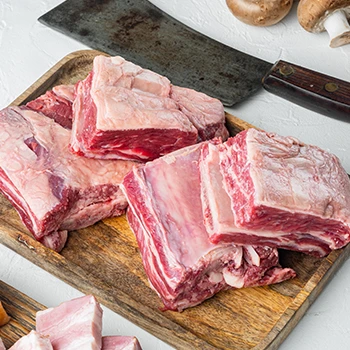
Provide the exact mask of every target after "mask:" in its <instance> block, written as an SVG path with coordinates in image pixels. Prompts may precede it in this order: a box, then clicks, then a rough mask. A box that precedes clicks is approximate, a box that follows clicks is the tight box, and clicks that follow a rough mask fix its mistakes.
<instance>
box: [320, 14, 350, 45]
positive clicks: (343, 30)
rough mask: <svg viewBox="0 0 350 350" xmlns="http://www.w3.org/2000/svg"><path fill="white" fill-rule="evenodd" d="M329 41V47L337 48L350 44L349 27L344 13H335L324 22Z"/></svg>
mask: <svg viewBox="0 0 350 350" xmlns="http://www.w3.org/2000/svg"><path fill="white" fill-rule="evenodd" d="M324 27H325V28H326V30H327V32H328V34H329V37H330V39H331V41H330V47H339V46H342V45H346V44H349V43H350V26H349V22H348V20H347V18H346V15H345V12H344V11H342V10H339V11H335V12H333V13H332V14H331V15H329V16H328V17H327V18H326V20H325V21H324Z"/></svg>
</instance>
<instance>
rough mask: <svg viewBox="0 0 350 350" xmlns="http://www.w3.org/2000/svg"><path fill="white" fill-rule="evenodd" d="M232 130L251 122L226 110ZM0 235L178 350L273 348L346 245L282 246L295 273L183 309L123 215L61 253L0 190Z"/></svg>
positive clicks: (83, 68)
mask: <svg viewBox="0 0 350 350" xmlns="http://www.w3.org/2000/svg"><path fill="white" fill-rule="evenodd" d="M97 54H100V53H99V52H97V51H79V52H76V53H73V54H70V55H68V56H67V57H65V58H64V59H63V60H62V61H60V62H59V63H58V64H57V65H55V66H54V67H53V68H52V69H51V70H50V71H48V72H47V73H46V74H45V75H44V76H43V77H42V78H41V79H39V80H38V81H37V82H36V83H35V84H34V85H33V86H31V87H30V88H29V89H28V90H27V91H25V92H24V93H23V94H22V95H21V96H19V97H18V98H17V99H16V100H15V101H14V102H13V104H15V105H20V104H23V103H25V102H27V101H29V100H31V99H33V98H35V97H37V96H38V95H40V94H42V93H44V92H45V91H46V90H47V89H50V88H51V87H52V86H54V85H58V84H68V83H75V82H76V81H77V80H79V79H82V78H84V77H85V76H86V75H87V73H88V71H89V70H90V69H91V64H92V60H93V58H94V57H95V56H96V55H97ZM227 125H228V128H229V130H230V132H231V134H232V135H234V134H236V133H237V132H239V131H241V130H243V129H245V128H248V127H251V125H249V124H247V123H245V122H244V121H242V120H240V119H238V118H235V117H233V116H231V115H229V114H227ZM0 242H1V243H3V244H5V245H6V246H7V247H9V248H11V249H13V250H14V251H15V252H17V253H18V254H20V255H22V256H23V257H25V258H27V259H28V260H30V261H32V262H33V263H35V264H36V265H38V266H40V267H42V268H43V269H45V270H47V271H48V272H50V273H52V274H53V275H55V276H57V277H59V278H60V279H62V280H63V281H65V282H67V283H69V284H70V285H72V286H73V287H75V288H77V289H79V290H80V291H82V292H83V293H86V294H94V295H95V296H96V297H97V298H98V299H99V301H100V302H101V303H102V304H104V305H105V306H107V307H108V308H110V309H112V310H114V311H115V312H117V313H119V314H121V315H122V316H124V317H125V318H127V319H129V320H130V321H132V322H134V323H135V324H137V325H139V326H140V327H142V328H144V329H145V330H147V331H148V332H150V333H152V334H154V335H155V336H157V337H158V338H160V339H162V340H163V341H165V342H167V343H169V344H171V345H172V346H174V347H175V348H177V349H186V350H188V349H231V350H232V349H239V350H245V349H276V348H277V347H278V346H279V345H280V344H281V343H282V341H283V340H284V339H285V337H286V336H287V335H288V334H289V333H290V332H291V330H292V329H293V327H294V326H295V325H296V323H297V322H298V321H299V320H300V318H301V317H302V316H303V314H304V313H305V311H306V310H307V308H308V307H309V306H310V304H311V303H312V302H313V301H314V300H315V298H316V297H317V296H318V294H319V293H320V292H321V291H322V289H323V288H324V286H325V284H326V283H327V282H328V281H329V279H330V278H331V276H332V275H333V274H334V273H335V272H336V271H337V269H338V268H339V266H340V265H341V264H342V263H343V262H344V261H345V259H346V258H347V257H348V255H349V252H350V245H349V246H348V247H346V248H344V249H342V250H338V251H335V252H332V253H331V254H330V255H329V256H328V257H326V258H323V259H316V258H313V257H310V256H307V255H305V254H300V253H295V252H288V251H282V252H281V254H280V261H281V264H282V265H283V266H286V267H292V268H293V269H294V270H295V271H296V272H297V274H298V277H297V278H295V279H293V280H291V281H286V282H284V283H281V284H278V285H272V286H265V287H259V288H247V289H241V290H230V291H225V292H221V293H219V294H217V295H216V296H214V297H213V298H211V299H209V300H207V301H205V302H204V303H202V304H201V305H199V306H196V307H193V308H190V309H187V310H185V311H183V312H182V313H178V312H173V311H166V312H162V311H160V310H159V307H161V302H160V300H159V298H158V296H157V295H156V293H155V292H154V291H153V290H152V289H151V288H150V286H149V284H148V281H147V277H146V275H145V273H144V270H143V266H142V262H141V258H140V255H139V251H138V247H137V243H136V240H135V238H134V235H133V233H132V232H131V230H130V229H129V226H128V223H127V221H126V219H125V216H121V217H119V218H114V219H108V220H104V221H102V222H99V223H97V224H96V225H93V226H91V227H89V228H86V229H83V230H79V231H73V232H71V233H70V235H69V239H68V242H67V245H66V247H65V248H64V249H63V251H62V252H61V253H60V254H58V253H56V252H54V251H52V250H50V249H47V248H46V247H44V246H43V245H41V244H40V243H38V242H37V241H36V240H34V239H33V238H32V236H31V235H30V234H29V233H28V231H27V230H26V229H25V227H24V226H23V224H22V223H21V221H20V219H19V216H18V215H17V213H16V212H15V210H14V209H13V208H12V206H11V204H10V203H9V202H8V201H7V200H6V199H5V198H4V197H2V196H1V197H0Z"/></svg>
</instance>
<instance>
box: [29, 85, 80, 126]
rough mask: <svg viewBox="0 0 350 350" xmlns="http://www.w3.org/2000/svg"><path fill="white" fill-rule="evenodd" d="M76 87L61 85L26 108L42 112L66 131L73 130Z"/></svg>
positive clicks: (31, 102)
mask: <svg viewBox="0 0 350 350" xmlns="http://www.w3.org/2000/svg"><path fill="white" fill-rule="evenodd" d="M73 99H74V85H59V86H56V87H54V88H53V89H52V90H50V91H47V92H46V93H45V94H44V95H41V96H39V97H38V98H36V99H35V100H33V101H30V102H28V103H27V104H26V106H27V107H28V108H30V109H32V110H33V111H36V112H41V113H42V114H44V115H45V116H47V117H49V118H51V119H53V120H54V121H55V122H56V123H58V124H60V125H61V126H63V127H64V128H66V129H72V118H73V111H72V104H73Z"/></svg>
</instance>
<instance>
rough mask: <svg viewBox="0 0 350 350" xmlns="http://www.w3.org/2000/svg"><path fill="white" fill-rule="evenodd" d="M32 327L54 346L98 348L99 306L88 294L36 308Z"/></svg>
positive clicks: (71, 349) (63, 349)
mask: <svg viewBox="0 0 350 350" xmlns="http://www.w3.org/2000/svg"><path fill="white" fill-rule="evenodd" d="M36 330H37V332H40V333H42V334H47V335H48V336H49V338H50V341H51V343H52V346H53V348H54V349H55V350H67V349H69V350H75V349H76V350H81V349H84V350H101V347H102V309H101V307H100V305H99V303H98V302H97V300H96V299H95V298H94V297H93V296H91V295H87V296H83V297H80V298H76V299H73V300H70V301H67V302H64V303H62V304H60V305H59V306H57V307H54V308H49V309H46V310H44V311H39V312H37V314H36Z"/></svg>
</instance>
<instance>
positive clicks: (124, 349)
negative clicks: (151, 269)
mask: <svg viewBox="0 0 350 350" xmlns="http://www.w3.org/2000/svg"><path fill="white" fill-rule="evenodd" d="M102 314H103V311H102V309H101V307H100V305H99V303H98V302H97V300H96V299H95V298H94V297H93V296H91V295H88V296H84V297H80V298H76V299H73V300H70V301H67V302H64V303H62V304H60V305H59V306H57V307H55V308H50V309H47V310H44V311H39V312H37V314H36V330H32V331H31V332H30V333H29V334H27V335H26V336H24V337H22V338H20V339H19V340H18V341H17V342H16V343H15V344H14V345H13V346H12V347H11V348H10V349H9V350H53V349H55V350H68V349H69V350H74V349H76V350H81V349H89V350H141V346H140V344H139V342H138V340H137V339H136V338H135V337H131V336H105V337H102ZM1 344H2V341H1V339H0V349H1V346H3V344H2V345H1ZM3 349H5V347H4V346H3Z"/></svg>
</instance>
